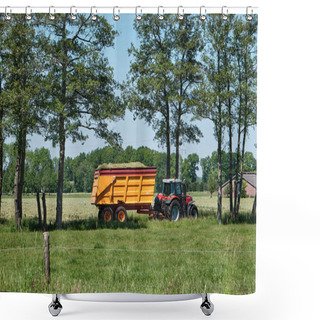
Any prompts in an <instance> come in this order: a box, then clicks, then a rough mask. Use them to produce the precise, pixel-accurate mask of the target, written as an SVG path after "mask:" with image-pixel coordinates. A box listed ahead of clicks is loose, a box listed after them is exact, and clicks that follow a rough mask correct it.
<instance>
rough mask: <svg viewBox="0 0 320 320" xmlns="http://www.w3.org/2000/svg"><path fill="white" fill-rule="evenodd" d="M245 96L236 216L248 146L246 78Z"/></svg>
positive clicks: (245, 71)
mask: <svg viewBox="0 0 320 320" xmlns="http://www.w3.org/2000/svg"><path fill="white" fill-rule="evenodd" d="M244 68H245V70H244V74H245V75H247V59H246V58H245V63H244ZM245 83H246V87H245V95H244V118H243V138H242V152H241V164H240V183H239V189H240V190H239V192H238V200H237V209H236V215H237V216H238V214H239V208H240V200H241V189H242V177H243V161H244V154H245V146H246V139H247V130H248V77H247V76H245Z"/></svg>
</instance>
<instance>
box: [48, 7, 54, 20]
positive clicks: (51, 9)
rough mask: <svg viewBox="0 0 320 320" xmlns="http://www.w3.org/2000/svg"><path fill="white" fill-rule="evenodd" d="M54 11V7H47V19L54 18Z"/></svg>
mask: <svg viewBox="0 0 320 320" xmlns="http://www.w3.org/2000/svg"><path fill="white" fill-rule="evenodd" d="M55 13H56V9H55V8H54V6H51V7H49V20H54V19H55V16H54V14H55Z"/></svg>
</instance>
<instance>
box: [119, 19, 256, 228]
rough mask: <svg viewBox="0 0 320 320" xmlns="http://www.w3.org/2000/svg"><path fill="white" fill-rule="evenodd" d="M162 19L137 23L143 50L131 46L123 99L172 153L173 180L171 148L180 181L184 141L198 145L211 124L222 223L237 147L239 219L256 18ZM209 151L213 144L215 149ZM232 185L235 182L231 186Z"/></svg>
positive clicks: (234, 205)
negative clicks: (225, 154)
mask: <svg viewBox="0 0 320 320" xmlns="http://www.w3.org/2000/svg"><path fill="white" fill-rule="evenodd" d="M166 18H167V21H166V22H165V23H164V22H163V21H159V19H157V17H156V16H146V17H144V18H143V19H142V20H141V21H136V22H135V23H134V28H135V30H136V31H137V34H138V38H139V46H134V45H132V47H131V49H130V50H129V53H130V55H131V57H132V63H131V69H130V73H129V76H128V77H129V79H128V82H127V84H126V86H125V90H124V95H125V101H126V102H127V104H128V106H129V108H130V109H131V110H132V111H133V112H134V114H135V116H136V117H138V118H140V119H144V120H145V121H146V122H147V123H148V124H149V125H152V127H153V128H154V130H155V138H156V139H157V141H158V143H159V145H160V146H165V148H166V151H167V152H166V153H167V176H169V175H170V165H171V164H170V158H171V146H172V145H174V146H175V156H176V162H175V175H176V176H178V175H179V155H180V153H179V150H180V147H181V145H182V144H183V143H185V142H188V143H198V142H199V139H200V138H201V137H202V132H201V125H200V126H199V127H198V126H196V125H195V124H194V122H193V121H192V120H193V119H198V120H204V119H206V120H209V121H210V122H211V124H212V127H213V133H214V137H215V140H216V142H217V145H218V146H217V162H216V164H217V177H218V219H219V222H221V212H222V202H221V201H222V183H223V177H222V167H221V164H222V151H223V143H224V142H226V143H227V144H228V148H229V169H228V176H229V177H230V179H231V177H232V170H233V168H234V165H233V161H234V158H233V149H234V146H233V140H234V138H235V140H236V141H237V142H236V147H235V149H236V153H237V156H236V159H235V161H236V165H235V168H236V176H237V177H239V183H236V190H235V195H236V196H235V198H234V201H233V199H232V194H233V190H232V187H231V190H230V213H231V215H232V216H233V217H234V218H235V219H236V218H237V215H238V212H239V205H240V190H241V184H242V173H243V163H244V155H245V144H246V140H247V137H248V130H249V128H250V127H251V126H253V125H255V124H256V76H257V75H256V72H257V71H256V70H257V69H256V55H257V52H256V50H257V48H256V36H257V17H254V18H253V20H252V21H251V22H247V21H246V20H245V19H244V17H243V16H229V17H228V20H227V21H223V20H222V19H221V17H220V16H219V15H209V16H208V17H207V19H206V21H199V19H195V17H193V16H185V17H184V19H183V20H182V21H177V19H176V17H175V16H168V17H166ZM209 148H210V146H209ZM230 182H231V181H230Z"/></svg>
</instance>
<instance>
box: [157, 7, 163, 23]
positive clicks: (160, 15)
mask: <svg viewBox="0 0 320 320" xmlns="http://www.w3.org/2000/svg"><path fill="white" fill-rule="evenodd" d="M160 8H161V9H162V13H161V14H160ZM163 14H164V9H163V6H159V7H158V19H159V20H163V18H164V16H163Z"/></svg>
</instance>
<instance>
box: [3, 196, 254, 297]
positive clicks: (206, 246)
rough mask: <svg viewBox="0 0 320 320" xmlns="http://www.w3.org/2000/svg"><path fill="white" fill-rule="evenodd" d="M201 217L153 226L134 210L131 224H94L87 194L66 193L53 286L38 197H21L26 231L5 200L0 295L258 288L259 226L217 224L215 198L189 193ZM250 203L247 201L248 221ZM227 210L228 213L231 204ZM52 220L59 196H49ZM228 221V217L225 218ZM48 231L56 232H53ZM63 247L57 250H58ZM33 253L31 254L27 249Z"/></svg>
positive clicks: (54, 235) (54, 244)
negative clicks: (39, 226)
mask: <svg viewBox="0 0 320 320" xmlns="http://www.w3.org/2000/svg"><path fill="white" fill-rule="evenodd" d="M192 196H193V197H194V200H195V201H196V204H197V205H198V207H199V219H197V220H189V219H182V220H180V221H178V222H176V223H173V222H169V221H153V220H152V221H149V220H148V216H145V215H137V214H136V213H134V212H129V219H128V222H127V223H126V224H124V225H120V224H118V223H116V222H114V223H111V224H110V225H108V226H106V225H105V224H103V223H101V222H98V221H97V209H96V208H95V207H94V206H92V205H91V204H90V195H89V194H72V195H71V194H70V195H64V201H63V210H64V211H63V212H64V216H63V219H64V221H65V222H66V223H65V225H64V229H63V230H54V228H53V225H51V226H50V224H49V226H48V228H49V230H50V246H51V249H50V259H51V284H50V285H47V284H46V282H45V279H44V268H43V263H44V262H43V235H42V232H41V231H38V230H37V219H35V217H37V205H36V199H35V196H25V197H24V199H23V209H24V215H25V216H24V217H23V231H22V232H21V233H18V232H17V231H16V226H15V223H14V220H13V212H14V211H13V198H12V197H9V196H5V197H4V198H3V201H2V213H1V217H0V248H1V249H15V248H20V249H19V250H6V251H3V250H0V291H17V292H48V293H71V292H82V293H84V292H136V293H150V294H178V293H199V292H220V293H230V294H244V293H252V292H254V290H255V238H256V228H255V224H251V223H248V222H245V221H247V220H246V219H244V220H243V221H244V222H243V223H241V224H222V225H219V224H218V223H217V220H216V217H215V215H216V197H215V196H213V198H210V196H209V195H208V194H205V193H194V194H192ZM252 202H253V199H242V206H241V214H242V216H248V215H249V214H250V211H251V206H252ZM223 208H224V209H225V211H226V212H227V208H228V199H224V202H223ZM47 210H48V221H51V222H52V223H53V222H54V218H55V196H47ZM225 217H227V215H225ZM50 228H51V229H50ZM58 247H60V248H58ZM30 248H31V249H30Z"/></svg>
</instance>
